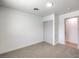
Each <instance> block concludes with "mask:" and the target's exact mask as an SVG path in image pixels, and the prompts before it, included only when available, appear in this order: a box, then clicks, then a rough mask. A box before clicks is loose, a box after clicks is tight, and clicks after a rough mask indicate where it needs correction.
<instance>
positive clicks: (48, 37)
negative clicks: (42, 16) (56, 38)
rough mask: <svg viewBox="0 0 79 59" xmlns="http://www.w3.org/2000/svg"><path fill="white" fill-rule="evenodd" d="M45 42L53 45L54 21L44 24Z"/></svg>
mask: <svg viewBox="0 0 79 59" xmlns="http://www.w3.org/2000/svg"><path fill="white" fill-rule="evenodd" d="M43 29H44V40H45V41H46V42H47V43H50V44H52V43H53V21H46V22H44V23H43Z"/></svg>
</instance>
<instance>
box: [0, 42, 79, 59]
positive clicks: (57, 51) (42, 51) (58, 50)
mask: <svg viewBox="0 0 79 59" xmlns="http://www.w3.org/2000/svg"><path fill="white" fill-rule="evenodd" d="M0 58H79V50H77V49H72V48H69V47H66V46H64V45H60V44H58V45H56V46H54V47H53V46H52V45H50V44H48V43H45V42H42V43H38V44H35V45H32V46H29V47H25V48H22V49H18V50H15V51H12V52H9V53H6V54H2V55H0Z"/></svg>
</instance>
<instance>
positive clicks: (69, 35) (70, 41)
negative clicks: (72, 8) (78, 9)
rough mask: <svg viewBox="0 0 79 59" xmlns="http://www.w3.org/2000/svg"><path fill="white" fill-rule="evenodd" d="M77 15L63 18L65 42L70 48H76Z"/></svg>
mask: <svg viewBox="0 0 79 59" xmlns="http://www.w3.org/2000/svg"><path fill="white" fill-rule="evenodd" d="M78 19H79V18H78V17H73V18H68V19H66V20H65V44H66V46H68V47H71V48H78Z"/></svg>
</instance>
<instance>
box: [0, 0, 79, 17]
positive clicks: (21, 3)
mask: <svg viewBox="0 0 79 59" xmlns="http://www.w3.org/2000/svg"><path fill="white" fill-rule="evenodd" d="M0 2H1V5H3V6H6V7H10V8H14V9H17V10H20V11H23V12H28V13H33V14H35V15H39V16H47V15H49V14H52V13H56V14H58V15H60V14H65V13H68V12H72V11H76V10H79V0H0ZM47 2H53V6H52V7H51V8H49V7H47V6H46V3H47ZM34 8H39V11H34V10H33V9H34Z"/></svg>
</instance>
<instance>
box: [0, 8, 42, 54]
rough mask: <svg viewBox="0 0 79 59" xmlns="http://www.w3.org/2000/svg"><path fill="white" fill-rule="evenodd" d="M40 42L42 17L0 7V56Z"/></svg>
mask: <svg viewBox="0 0 79 59" xmlns="http://www.w3.org/2000/svg"><path fill="white" fill-rule="evenodd" d="M42 41H43V24H42V17H38V16H35V15H31V14H26V13H22V12H20V11H16V10H12V9H8V8H4V7H0V54H1V53H5V52H8V51H11V50H15V49H18V48H22V47H26V46H28V45H31V44H34V43H37V42H42Z"/></svg>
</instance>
